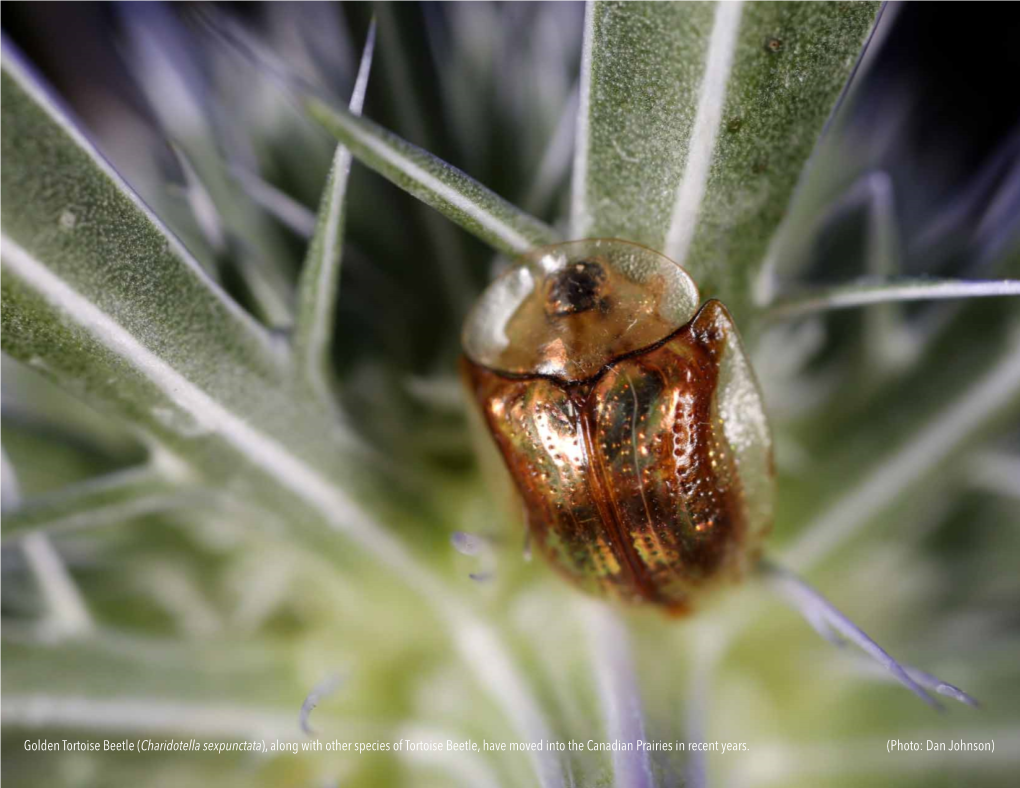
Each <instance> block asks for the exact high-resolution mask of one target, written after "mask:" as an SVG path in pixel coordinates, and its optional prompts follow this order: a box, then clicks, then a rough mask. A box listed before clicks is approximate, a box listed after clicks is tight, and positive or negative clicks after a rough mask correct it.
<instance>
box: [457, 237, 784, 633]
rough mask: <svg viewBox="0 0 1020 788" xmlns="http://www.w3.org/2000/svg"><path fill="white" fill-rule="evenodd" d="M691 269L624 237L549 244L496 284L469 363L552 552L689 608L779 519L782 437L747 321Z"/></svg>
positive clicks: (582, 569)
mask: <svg viewBox="0 0 1020 788" xmlns="http://www.w3.org/2000/svg"><path fill="white" fill-rule="evenodd" d="M698 306H699V296H698V288H697V285H696V284H695V283H694V281H693V280H692V279H691V277H690V276H689V275H688V274H687V272H686V271H684V270H683V268H681V267H680V266H679V265H677V264H676V263H674V262H673V261H672V260H670V259H669V258H667V257H664V256H663V255H661V254H659V253H657V252H654V251H652V250H651V249H648V248H646V247H643V246H639V245H637V244H633V243H628V242H625V241H619V240H611V239H593V240H585V241H572V242H568V243H563V244H557V245H554V246H548V247H544V248H541V249H536V250H534V251H532V252H530V253H529V254H527V255H525V256H524V257H522V258H521V259H520V260H519V261H518V262H517V263H516V264H515V265H514V267H513V268H511V269H510V270H509V271H508V272H507V273H505V274H503V275H502V276H501V277H499V278H498V279H496V280H495V281H494V282H493V283H492V284H491V285H490V286H489V287H488V288H487V289H486V290H485V292H484V293H483V294H482V296H481V298H480V299H479V301H478V303H477V304H476V305H475V307H474V309H473V310H472V311H471V313H470V314H469V316H468V318H467V321H466V323H465V327H464V335H463V343H464V352H465V356H466V357H465V359H464V360H463V362H462V371H463V376H464V380H465V383H466V385H467V387H468V389H469V391H470V393H471V396H472V398H473V399H474V400H475V401H476V402H477V403H478V405H479V407H480V409H481V412H482V415H483V417H484V419H485V422H486V423H487V425H488V427H489V430H490V432H491V433H492V436H493V438H494V439H495V442H496V445H497V447H498V449H499V451H500V453H501V454H502V457H503V460H504V462H505V464H506V467H507V468H508V470H509V471H510V475H511V477H512V478H513V481H514V485H515V486H516V489H517V491H518V492H519V493H520V496H521V497H522V499H523V501H524V508H525V512H526V515H527V520H528V528H529V529H530V531H531V534H532V537H533V539H534V541H535V543H536V544H537V546H538V548H539V550H540V551H541V552H542V553H543V554H544V555H545V557H546V558H547V559H548V560H549V561H550V562H551V563H552V565H553V566H554V567H555V568H556V569H557V570H558V571H559V572H560V573H562V574H563V575H565V576H566V577H567V578H568V579H570V580H571V581H573V582H574V583H575V584H577V585H578V586H580V587H581V588H582V589H584V590H586V591H588V592H591V593H593V594H597V595H601V596H606V597H610V598H614V599H619V600H622V601H626V602H651V603H654V604H657V605H660V606H663V607H665V608H667V609H668V610H669V611H670V612H672V613H676V614H683V613H687V612H689V611H690V610H691V609H692V607H693V605H694V603H695V602H696V600H698V599H699V598H701V597H702V596H703V594H704V592H706V591H708V590H710V589H711V588H713V587H716V586H719V585H721V584H722V583H725V582H731V581H734V580H737V579H739V578H740V577H741V576H742V575H743V574H744V573H745V572H746V571H747V570H748V569H749V568H750V567H751V566H752V565H753V564H754V562H755V561H756V560H757V557H758V555H759V553H760V550H761V543H762V540H763V539H764V537H765V536H766V534H767V533H768V531H769V529H770V527H771V523H772V511H773V468H772V442H771V437H770V434H769V428H768V422H767V420H766V417H765V412H764V408H763V406H762V399H761V394H760V392H759V390H758V386H757V383H756V382H755V379H754V375H753V372H752V370H751V366H750V363H749V362H748V359H747V356H746V355H745V353H744V350H743V348H742V346H741V343H740V338H739V336H738V334H737V330H736V327H735V326H734V324H733V320H732V318H731V317H730V315H729V312H728V311H727V310H726V307H724V306H723V305H722V304H721V303H720V302H719V301H716V300H710V301H707V302H706V303H705V304H704V305H703V306H701V308H700V309H699V308H698Z"/></svg>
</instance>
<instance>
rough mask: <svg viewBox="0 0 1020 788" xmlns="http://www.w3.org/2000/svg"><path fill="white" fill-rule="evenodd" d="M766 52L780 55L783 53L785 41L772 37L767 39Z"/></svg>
mask: <svg viewBox="0 0 1020 788" xmlns="http://www.w3.org/2000/svg"><path fill="white" fill-rule="evenodd" d="M765 51H766V52H768V53H769V54H771V55H775V54H778V53H779V52H782V51H783V41H782V39H780V38H776V37H775V36H772V37H771V38H767V39H765Z"/></svg>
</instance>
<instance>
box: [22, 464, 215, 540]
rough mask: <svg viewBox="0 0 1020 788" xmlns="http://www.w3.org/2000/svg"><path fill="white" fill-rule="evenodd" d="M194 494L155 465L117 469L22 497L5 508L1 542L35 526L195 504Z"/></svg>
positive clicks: (103, 521)
mask: <svg viewBox="0 0 1020 788" xmlns="http://www.w3.org/2000/svg"><path fill="white" fill-rule="evenodd" d="M196 502H197V496H195V495H194V494H192V491H189V490H187V489H182V487H181V486H180V485H179V484H178V483H176V482H175V480H173V479H172V478H171V477H170V476H169V475H168V474H166V473H165V472H163V471H162V470H160V469H157V468H156V467H154V466H143V467H140V468H130V469H128V470H125V471H118V472H116V473H112V474H109V475H107V476H100V477H97V478H94V479H89V480H87V481H84V482H81V483H79V484H75V485H70V486H67V487H65V488H63V489H62V490H59V491H57V492H55V493H51V494H49V495H43V496H39V497H37V498H34V499H28V500H26V501H24V502H23V503H22V504H21V505H20V506H19V507H18V508H17V509H15V510H14V511H12V512H9V513H7V512H5V514H4V520H3V542H4V544H8V543H9V542H10V541H11V540H12V539H14V538H18V537H22V536H25V535H26V534H28V533H35V532H38V531H46V532H55V531H67V530H79V529H85V528H98V527H102V526H105V525H113V524H115V523H119V522H124V521H126V520H130V519H133V518H135V517H140V516H142V515H146V514H153V513H155V512H162V511H168V510H170V509H173V508H175V507H188V506H194V505H195V504H196Z"/></svg>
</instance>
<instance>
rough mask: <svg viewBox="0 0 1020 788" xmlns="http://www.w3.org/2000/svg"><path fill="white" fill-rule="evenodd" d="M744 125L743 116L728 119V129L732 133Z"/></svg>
mask: <svg viewBox="0 0 1020 788" xmlns="http://www.w3.org/2000/svg"><path fill="white" fill-rule="evenodd" d="M743 125H744V119H743V118H730V119H729V120H728V121H726V131H728V132H729V133H730V134H736V133H737V132H738V131H740V128H741V127H742V126H743Z"/></svg>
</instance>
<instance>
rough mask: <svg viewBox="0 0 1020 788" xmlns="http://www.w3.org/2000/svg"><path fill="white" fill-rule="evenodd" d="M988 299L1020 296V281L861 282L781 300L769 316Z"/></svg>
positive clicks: (900, 280) (769, 312) (918, 280)
mask: <svg viewBox="0 0 1020 788" xmlns="http://www.w3.org/2000/svg"><path fill="white" fill-rule="evenodd" d="M989 296H1020V280H1015V279H1001V280H996V281H968V280H963V279H899V280H893V281H886V282H874V281H861V282H855V283H852V284H847V285H839V286H837V287H831V288H825V289H819V290H809V291H806V292H804V293H798V294H794V295H790V296H787V297H785V298H781V299H779V300H778V301H776V303H775V304H773V305H772V306H771V307H770V308H769V310H768V312H767V313H766V315H767V317H769V318H770V319H778V320H782V319H789V318H794V317H800V316H801V315H810V314H814V313H817V312H831V311H833V310H835V309H851V308H854V307H860V306H869V305H871V304H890V303H896V302H903V301H936V300H947V299H964V298H981V297H989Z"/></svg>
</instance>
